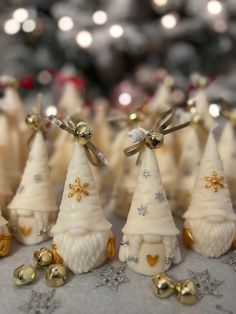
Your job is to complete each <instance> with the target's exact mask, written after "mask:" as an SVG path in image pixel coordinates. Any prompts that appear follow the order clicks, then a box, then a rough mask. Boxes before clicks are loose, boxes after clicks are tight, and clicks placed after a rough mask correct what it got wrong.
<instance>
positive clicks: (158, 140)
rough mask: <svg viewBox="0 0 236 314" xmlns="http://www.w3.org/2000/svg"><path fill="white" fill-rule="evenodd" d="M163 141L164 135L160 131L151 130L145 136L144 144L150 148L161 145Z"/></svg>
mask: <svg viewBox="0 0 236 314" xmlns="http://www.w3.org/2000/svg"><path fill="white" fill-rule="evenodd" d="M163 143H164V135H163V134H161V133H160V132H156V131H151V132H149V133H147V135H146V137H145V144H146V146H147V147H148V148H150V149H155V148H158V147H161V146H162V145H163Z"/></svg>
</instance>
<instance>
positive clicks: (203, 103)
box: [195, 86, 214, 129]
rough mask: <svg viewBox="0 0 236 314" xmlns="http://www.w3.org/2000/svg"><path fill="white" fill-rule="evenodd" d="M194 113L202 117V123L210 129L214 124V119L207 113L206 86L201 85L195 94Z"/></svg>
mask: <svg viewBox="0 0 236 314" xmlns="http://www.w3.org/2000/svg"><path fill="white" fill-rule="evenodd" d="M195 101H196V107H195V108H196V113H198V114H200V115H201V116H202V117H203V119H204V124H205V125H206V127H207V128H208V129H210V128H211V127H212V126H213V124H214V119H213V118H212V116H211V115H210V113H209V103H208V100H207V95H206V88H205V87H204V86H201V87H200V88H199V90H198V92H197V93H196V95H195Z"/></svg>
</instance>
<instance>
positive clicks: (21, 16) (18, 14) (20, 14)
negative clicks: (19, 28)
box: [12, 8, 29, 23]
mask: <svg viewBox="0 0 236 314" xmlns="http://www.w3.org/2000/svg"><path fill="white" fill-rule="evenodd" d="M12 17H13V19H14V20H16V21H17V22H18V23H23V22H24V21H25V20H27V18H28V17H29V12H28V11H27V10H26V9H24V8H18V9H16V10H15V11H14V12H13V14H12Z"/></svg>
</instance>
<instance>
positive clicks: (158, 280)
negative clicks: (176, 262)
mask: <svg viewBox="0 0 236 314" xmlns="http://www.w3.org/2000/svg"><path fill="white" fill-rule="evenodd" d="M152 290H153V293H154V295H155V296H156V297H158V298H161V299H165V298H168V297H169V296H170V295H172V294H173V293H174V291H175V284H174V282H173V281H172V280H171V278H170V277H169V276H168V275H167V274H165V273H159V274H157V275H156V276H155V277H154V278H153V279H152Z"/></svg>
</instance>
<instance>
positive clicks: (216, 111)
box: [209, 104, 220, 118]
mask: <svg viewBox="0 0 236 314" xmlns="http://www.w3.org/2000/svg"><path fill="white" fill-rule="evenodd" d="M209 113H210V115H211V116H212V117H214V118H217V117H219V115H220V107H219V105H217V104H210V106H209Z"/></svg>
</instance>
